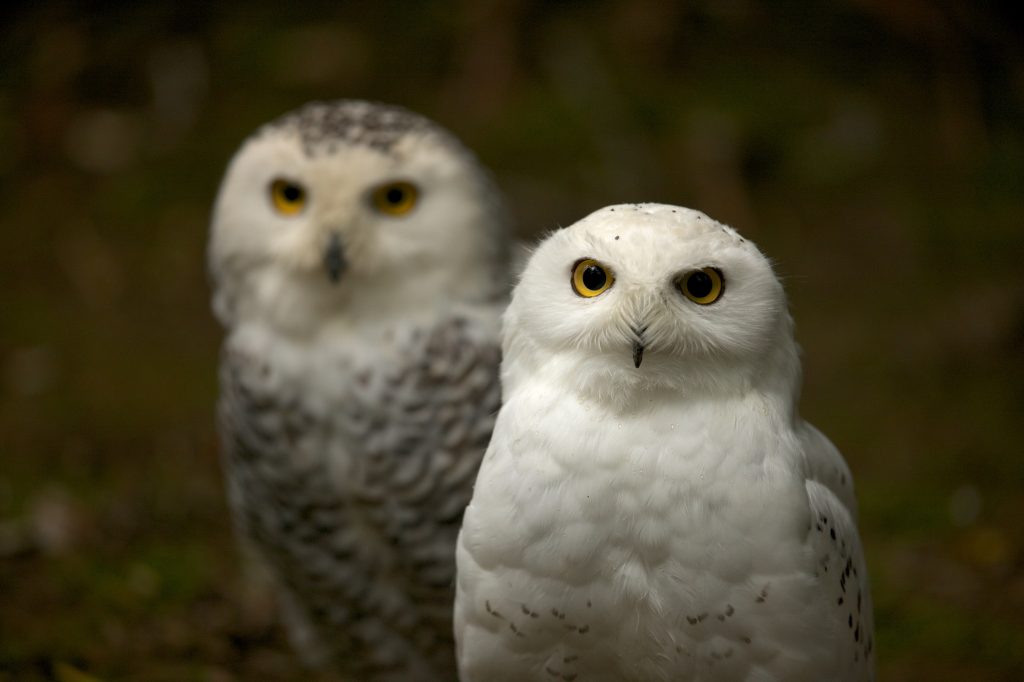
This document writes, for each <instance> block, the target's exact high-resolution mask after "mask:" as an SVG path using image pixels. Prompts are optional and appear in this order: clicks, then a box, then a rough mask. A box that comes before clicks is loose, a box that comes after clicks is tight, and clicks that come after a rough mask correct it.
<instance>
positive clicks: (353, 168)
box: [209, 101, 508, 680]
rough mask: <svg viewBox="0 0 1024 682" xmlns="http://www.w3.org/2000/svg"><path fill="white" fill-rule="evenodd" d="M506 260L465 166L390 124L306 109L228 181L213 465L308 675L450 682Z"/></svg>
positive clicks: (352, 105) (400, 124) (500, 221)
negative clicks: (457, 584)
mask: <svg viewBox="0 0 1024 682" xmlns="http://www.w3.org/2000/svg"><path fill="white" fill-rule="evenodd" d="M506 239H507V236H506V225H505V220H504V212H503V210H502V208H501V205H500V201H499V199H498V196H497V194H496V191H495V189H494V187H493V185H492V184H491V182H490V181H489V179H488V177H487V175H486V173H485V172H484V171H483V169H482V168H481V167H480V166H479V165H478V163H477V162H476V160H475V159H474V158H473V156H472V155H471V154H470V153H469V152H468V151H467V150H466V149H465V148H464V147H463V146H462V145H461V144H459V143H458V142H457V141H456V140H455V139H454V138H453V137H452V136H451V135H450V134H448V133H446V132H445V131H444V130H442V129H441V128H439V127H438V126H436V125H435V124H433V123H431V122H429V121H427V120H426V119H424V118H422V117H420V116H418V115H415V114H413V113H410V112H408V111H405V110H403V109H399V108H396V107H392V106H386V105H380V104H373V103H368V102H359V101H340V102H332V103H313V104H309V105H306V106H305V107H303V108H301V109H299V110H297V111H295V112H293V113H290V114H288V115H286V116H284V117H282V118H281V119H279V120H277V121H275V122H273V123H270V124H268V125H266V126H264V127H263V128H261V129H260V130H259V131H258V132H257V133H256V134H255V135H253V136H252V137H251V138H250V139H249V140H247V141H246V142H245V144H244V145H243V146H242V147H241V149H240V150H239V151H238V152H237V154H236V155H235V157H234V159H233V160H232V161H231V164H230V166H229V168H228V170H227V173H226V175H225V178H224V180H223V184H222V186H221V189H220V193H219V196H218V198H217V202H216V207H215V210H214V216H213V224H212V234H211V242H210V250H209V260H210V269H211V272H212V278H213V286H214V299H213V300H214V309H215V311H216V314H217V316H218V318H219V319H220V321H221V322H222V323H223V324H224V326H225V327H226V330H227V337H226V339H225V342H224V347H223V351H222V357H221V368H220V379H221V397H220V404H219V417H220V430H221V434H222V440H223V452H224V455H223V463H224V468H225V472H226V478H227V483H228V492H229V498H230V502H231V507H232V511H233V513H234V516H235V521H236V526H237V528H238V530H239V532H240V534H241V535H242V536H243V537H244V539H245V540H246V543H247V544H248V545H249V546H250V547H251V548H252V550H254V553H255V554H256V555H257V556H258V558H259V559H260V560H261V561H262V562H263V563H264V564H265V565H266V566H267V568H269V572H270V573H271V574H272V576H273V578H275V582H276V584H277V587H278V588H279V589H278V592H279V597H280V602H281V604H282V607H283V610H284V616H285V621H286V624H287V626H288V630H289V634H290V636H291V639H292V640H293V643H294V644H295V646H296V647H297V648H298V649H299V651H300V653H301V654H302V655H303V657H304V658H305V659H306V660H307V661H308V662H309V663H311V664H314V665H321V664H324V665H331V666H334V667H336V668H337V669H339V670H342V671H344V672H345V673H347V674H348V675H349V676H351V677H352V678H353V679H359V680H383V679H387V680H391V679H393V680H444V679H451V678H452V677H453V676H454V667H455V657H454V645H453V641H452V633H451V604H452V600H453V598H454V575H455V558H454V547H455V539H456V535H457V533H458V528H459V524H460V521H461V518H462V512H463V509H464V508H465V505H466V503H467V502H468V501H469V498H470V494H471V487H472V483H473V478H474V476H475V474H476V471H477V468H478V466H479V462H480V459H481V457H482V455H483V451H484V449H485V447H486V444H487V440H488V438H489V437H490V433H491V429H492V427H493V425H494V417H495V414H496V412H497V409H498V405H499V399H500V388H499V383H498V363H499V356H500V351H499V348H498V331H497V330H498V324H499V317H500V312H501V310H502V308H503V306H504V303H505V302H506V300H507V287H508V284H507V276H506V274H505V269H504V263H505V261H506Z"/></svg>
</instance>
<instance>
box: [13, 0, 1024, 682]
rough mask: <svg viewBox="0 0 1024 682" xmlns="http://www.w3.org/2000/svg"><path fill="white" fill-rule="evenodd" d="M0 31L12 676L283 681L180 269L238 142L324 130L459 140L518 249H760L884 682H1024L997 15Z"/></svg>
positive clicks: (662, 11) (194, 275)
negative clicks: (311, 111) (767, 260)
mask: <svg viewBox="0 0 1024 682" xmlns="http://www.w3.org/2000/svg"><path fill="white" fill-rule="evenodd" d="M2 12H3V15H2V19H0V27H2V28H0V595H2V598H0V680H2V679H7V677H5V675H6V676H9V677H10V679H52V678H54V677H57V678H59V679H68V680H70V679H78V678H76V677H75V675H76V674H80V672H81V671H85V672H87V673H89V674H91V675H97V676H99V677H101V678H103V679H147V680H165V679H166V680H187V679H197V680H230V679H247V678H250V677H256V678H259V679H293V678H294V677H295V676H297V675H298V674H299V672H298V668H297V667H296V664H295V662H294V660H293V659H292V658H291V656H290V654H289V652H288V649H287V646H286V644H285V643H284V641H283V638H282V635H281V632H280V629H279V628H278V627H277V626H276V625H275V624H274V623H273V620H272V619H271V618H270V617H268V615H267V614H268V613H269V610H268V609H266V608H261V605H260V603H259V598H258V597H254V596H253V595H250V594H247V593H246V592H245V590H244V588H243V587H242V584H241V583H240V580H239V576H240V575H241V571H240V562H239V559H238V556H237V553H236V551H235V546H234V544H233V540H232V538H231V533H230V528H229V523H228V520H227V515H226V510H225V507H224V502H223V499H222V493H221V479H220V472H219V469H218V466H217V454H216V451H217V449H216V437H215V433H214V430H213V403H214V400H215V393H216V378H215V366H216V357H217V346H218V342H219V336H220V332H219V330H218V329H217V328H216V326H215V324H214V322H213V320H212V318H211V316H210V314H209V312H208V293H209V292H208V289H207V284H206V273H205V264H204V246H205V240H206V229H207V218H208V214H209V208H210V205H211V202H212V200H213V197H214V193H215V191H216V188H217V183H218V180H219V177H220V174H221V172H222V170H223V168H224V166H225V164H226V162H227V160H228V158H229V157H230V154H231V153H232V151H233V150H234V149H235V148H236V147H237V145H238V144H239V143H240V142H241V140H242V139H244V137H245V136H246V135H247V134H249V133H250V132H251V131H252V130H253V129H254V128H255V127H256V126H258V125H259V124H260V123H262V122H264V121H266V120H268V119H270V118H273V117H275V116H277V115H279V114H281V113H283V112H285V111H287V110H289V109H291V108H293V107H295V106H297V105H299V104H301V103H303V102H305V101H307V100H311V99H332V98H339V97H358V98H370V99H379V100H384V101H388V102H394V103H398V104H402V105H405V106H408V107H410V108H412V109H415V110H417V111H420V112H422V113H424V114H426V115H428V116H431V117H433V118H435V119H436V120H438V121H439V122H441V123H442V124H443V125H445V126H447V127H448V128H450V129H451V130H452V131H453V132H455V133H456V134H457V135H459V136H460V137H462V138H463V139H464V140H465V141H466V143H467V144H468V145H469V146H470V147H472V148H473V149H475V150H476V151H477V153H478V154H479V156H480V157H481V159H482V160H483V161H484V162H485V163H486V164H487V165H488V166H489V167H490V168H491V169H492V170H493V171H494V173H495V175H496V177H497V179H498V182H499V184H500V185H501V187H502V188H503V190H505V192H506V193H507V195H508V197H509V204H510V205H511V207H512V209H513V211H514V212H515V215H516V218H517V222H518V230H519V235H520V236H521V237H522V238H523V239H524V240H531V239H533V238H535V237H536V236H537V235H539V234H541V233H542V232H543V231H545V230H549V229H552V228H555V227H557V226H558V225H566V224H569V223H571V222H573V221H574V220H576V219H578V218H580V217H582V216H583V215H585V214H586V213H588V212H589V211H591V210H593V209H596V208H598V207H600V206H603V205H606V204H610V203H616V202H623V201H665V202H671V203H677V204H682V205H687V206H692V207H694V208H699V209H701V210H703V211H705V212H707V213H709V214H710V215H712V216H714V217H716V218H718V219H721V220H724V221H726V222H729V223H731V224H733V225H734V226H735V227H737V228H738V229H739V230H740V231H742V232H743V233H744V234H746V235H748V236H750V237H751V238H753V239H754V240H755V241H757V242H758V244H759V245H760V246H761V247H762V248H763V250H764V251H765V252H767V253H768V254H770V255H771V256H772V257H773V258H774V259H775V261H776V263H777V267H778V270H779V272H780V274H781V275H782V276H783V277H784V279H785V281H786V285H787V288H788V290H789V293H790V296H791V300H792V308H793V312H794V315H795V316H796V319H797V325H798V337H799V339H800V341H801V343H802V344H803V346H804V348H805V352H804V362H805V375H806V377H805V390H804V395H805V399H804V401H803V412H804V414H805V416H807V417H808V418H809V419H810V420H811V421H813V422H815V423H816V424H817V425H818V426H819V427H821V428H822V429H823V430H824V431H825V432H826V433H828V434H829V435H830V437H832V439H833V440H834V441H835V442H836V443H837V445H839V447H840V449H841V450H843V452H844V453H845V454H846V456H847V458H848V460H849V461H850V464H851V466H852V468H853V470H854V473H855V475H856V477H857V483H858V493H859V497H860V500H861V507H862V508H861V524H862V530H863V534H864V537H865V540H866V542H867V551H868V561H869V564H870V567H871V569H872V577H873V580H874V589H875V593H876V601H877V620H878V636H877V641H878V652H879V657H880V666H879V667H880V673H881V677H882V679H920V680H943V679H949V680H964V679H972V680H973V679H1003V680H1017V679H1021V678H1024V528H1022V524H1021V523H1020V519H1021V518H1024V466H1022V460H1024V458H1022V456H1021V455H1022V454H1024V452H1022V446H1021V443H1024V418H1022V407H1024V276H1022V273H1024V266H1022V263H1024V229H1022V228H1024V220H1022V215H1024V212H1022V209H1024V198H1022V196H1024V192H1022V190H1024V125H1022V124H1024V47H1022V46H1024V40H1021V36H1022V34H1024V31H1022V28H1024V24H1022V22H1021V19H1020V17H1019V16H1018V15H1017V14H1016V10H1015V7H1014V6H1013V5H1012V4H1011V3H1002V4H999V3H987V4H982V3H956V2H952V1H950V2H945V1H941V0H908V1H907V2H900V3H885V2H881V1H880V0H847V1H845V2H831V3H815V4H809V3H788V2H782V3H768V2H756V1H754V0H729V1H727V2H688V3H665V2H655V1H643V2H611V1H607V2H592V3H588V2H559V3H542V2H531V1H528V0H478V1H476V2H474V1H472V0H465V1H464V2H460V3H443V2H420V3H405V2H394V1H391V0H378V1H376V2H363V1H359V2H347V3H333V2H313V3H305V4H302V5H294V4H269V3H256V4H251V3H250V4H244V5H243V4H218V3H198V2H185V3H173V4H172V3H159V4H157V3H147V2H142V3H123V4H119V5H108V4H103V5H101V4H99V3H95V4H90V3H83V4H75V3H70V2H66V3H36V4H34V5H31V6H30V5H7V6H5V9H3V10H2ZM83 679H84V678H83ZM325 679H327V678H325Z"/></svg>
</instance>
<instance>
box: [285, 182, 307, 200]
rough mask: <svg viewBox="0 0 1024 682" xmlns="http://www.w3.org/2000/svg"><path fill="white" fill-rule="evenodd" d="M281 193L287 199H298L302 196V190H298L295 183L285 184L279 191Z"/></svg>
mask: <svg viewBox="0 0 1024 682" xmlns="http://www.w3.org/2000/svg"><path fill="white" fill-rule="evenodd" d="M281 193H282V194H283V195H284V198H285V199H287V200H288V201H298V200H299V199H301V198H302V190H300V189H299V188H298V187H296V186H295V185H287V186H286V187H285V188H284V189H283V190H282V191H281Z"/></svg>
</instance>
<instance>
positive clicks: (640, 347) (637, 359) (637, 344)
mask: <svg viewBox="0 0 1024 682" xmlns="http://www.w3.org/2000/svg"><path fill="white" fill-rule="evenodd" d="M630 330H632V332H633V334H634V336H635V338H636V340H635V341H633V366H634V367H636V368H637V369H640V363H641V362H643V361H644V333H645V332H646V331H647V325H646V324H645V325H643V326H641V325H637V326H635V327H630Z"/></svg>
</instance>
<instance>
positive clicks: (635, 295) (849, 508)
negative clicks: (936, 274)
mask: <svg viewBox="0 0 1024 682" xmlns="http://www.w3.org/2000/svg"><path fill="white" fill-rule="evenodd" d="M503 352H504V360H503V365H502V382H503V405H502V408H501V412H500V413H499V415H498V421H497V424H496V426H495V431H494V435H493V437H492V440H491V442H490V445H489V447H488V450H487V454H486V456H485V457H484V462H483V464H482V466H481V469H480V473H479V476H478V478H477V482H476V487H475V491H474V494H473V500H472V502H471V503H470V505H469V507H468V509H467V510H466V514H465V518H464V521H463V527H462V532H461V535H460V539H459V545H458V549H457V565H458V578H457V596H456V605H455V635H456V641H457V648H458V659H459V672H460V675H461V678H462V680H464V682H470V681H472V682H476V681H486V682H498V681H501V680H518V681H523V680H565V681H567V682H568V681H571V680H579V681H580V682H583V681H584V680H586V681H587V682H592V681H595V680H597V681H602V680H609V681H610V680H643V681H657V680H715V681H728V680H761V681H767V680H780V681H783V680H784V681H788V682H793V681H795V680H807V681H811V680H813V681H815V682H821V681H823V680H830V681H831V680H857V681H860V680H868V679H871V678H872V676H873V663H872V661H873V657H872V653H873V652H872V650H873V648H874V640H873V627H872V609H871V597H870V594H869V592H868V580H867V573H866V570H865V565H864V557H863V552H862V549H861V543H860V540H859V538H858V534H857V527H856V522H855V514H856V511H855V502H854V496H853V486H852V479H851V476H850V471H849V469H848V468H847V466H846V463H845V462H844V461H843V459H842V457H841V455H840V454H839V452H838V451H837V450H836V449H835V447H834V446H833V445H832V444H831V443H830V442H829V441H828V439H827V438H826V437H825V436H823V435H822V434H821V433H820V432H819V431H817V430H816V429H815V428H814V427H813V426H811V425H810V424H808V423H806V422H804V421H802V420H801V419H800V417H799V415H798V414H797V398H798V392H799V390H798V386H799V383H800V364H799V359H798V351H797V345H796V343H795V342H794V340H793V323H792V320H791V318H790V316H789V313H788V311H787V305H786V298H785V294H784V292H783V289H782V286H781V285H780V283H779V281H778V280H777V279H776V277H775V275H774V274H773V273H772V269H771V267H770V265H769V263H768V261H767V260H766V259H765V257H764V256H763V255H761V253H760V252H759V251H758V249H757V248H756V247H755V246H754V245H753V244H752V243H751V242H749V241H746V240H744V239H743V238H742V237H740V236H739V235H738V234H737V233H736V232H735V231H733V230H732V229H731V228H729V227H726V226H724V225H721V224H719V223H717V222H715V221H714V220H711V219H710V218H708V217H707V216H705V215H703V214H701V213H698V212H696V211H692V210H688V209H684V208H677V207H674V206H664V205H657V204H638V205H624V206H613V207H609V208H605V209H602V210H600V211H597V212H596V213H594V214H592V215H590V216H588V217H587V218H585V219H583V220H581V221H580V222H578V223H576V224H575V225H573V226H571V227H569V228H567V229H564V230H561V231H559V232H556V233H554V234H553V235H551V236H550V237H549V238H548V239H547V240H546V241H544V242H543V243H542V244H541V245H540V246H539V248H538V249H537V251H536V252H535V253H534V254H533V256H532V258H531V260H530V262H529V263H528V265H527V267H526V270H525V272H524V274H523V276H522V279H521V281H520V283H519V284H518V286H517V287H516V289H515V291H514V293H513V297H512V303H511V304H510V306H509V309H508V311H507V313H506V314H505V318H504V332H503Z"/></svg>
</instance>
